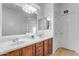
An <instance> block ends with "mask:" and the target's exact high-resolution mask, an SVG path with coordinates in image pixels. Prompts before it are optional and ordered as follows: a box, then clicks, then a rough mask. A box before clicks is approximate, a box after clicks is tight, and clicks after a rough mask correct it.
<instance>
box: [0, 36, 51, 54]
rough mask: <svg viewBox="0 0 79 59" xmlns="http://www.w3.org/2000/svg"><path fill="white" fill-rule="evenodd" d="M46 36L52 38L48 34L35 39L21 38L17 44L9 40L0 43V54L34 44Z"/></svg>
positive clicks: (45, 38)
mask: <svg viewBox="0 0 79 59" xmlns="http://www.w3.org/2000/svg"><path fill="white" fill-rule="evenodd" d="M48 38H52V35H48V36H45V37H41V38H38V37H37V38H35V39H30V38H29V39H27V38H23V41H21V42H20V41H19V42H18V43H17V44H16V43H13V44H12V43H11V42H10V41H7V42H3V43H0V55H1V54H6V53H8V52H11V51H14V50H16V49H20V48H23V47H26V46H29V45H31V44H34V43H38V42H41V41H44V40H47V39H48Z"/></svg>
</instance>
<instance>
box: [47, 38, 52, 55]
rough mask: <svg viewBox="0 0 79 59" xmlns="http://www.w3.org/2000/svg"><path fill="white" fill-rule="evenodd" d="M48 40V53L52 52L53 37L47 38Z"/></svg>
mask: <svg viewBox="0 0 79 59" xmlns="http://www.w3.org/2000/svg"><path fill="white" fill-rule="evenodd" d="M48 42H49V44H48V45H49V49H48V51H49V54H52V53H53V48H52V47H53V43H52V42H53V39H52V38H50V39H49V40H48Z"/></svg>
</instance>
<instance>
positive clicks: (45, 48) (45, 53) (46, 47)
mask: <svg viewBox="0 0 79 59" xmlns="http://www.w3.org/2000/svg"><path fill="white" fill-rule="evenodd" d="M47 55H49V40H45V41H44V56H47Z"/></svg>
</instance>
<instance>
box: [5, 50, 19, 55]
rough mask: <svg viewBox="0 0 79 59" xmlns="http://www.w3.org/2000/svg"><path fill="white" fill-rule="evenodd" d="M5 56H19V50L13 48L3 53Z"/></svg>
mask: <svg viewBox="0 0 79 59" xmlns="http://www.w3.org/2000/svg"><path fill="white" fill-rule="evenodd" d="M5 56H20V50H15V51H12V52H9V53H7V54H5Z"/></svg>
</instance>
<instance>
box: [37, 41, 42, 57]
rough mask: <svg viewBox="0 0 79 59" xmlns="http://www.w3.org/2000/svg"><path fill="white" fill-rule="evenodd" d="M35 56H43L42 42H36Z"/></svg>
mask: <svg viewBox="0 0 79 59" xmlns="http://www.w3.org/2000/svg"><path fill="white" fill-rule="evenodd" d="M36 56H43V42H39V43H36Z"/></svg>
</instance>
